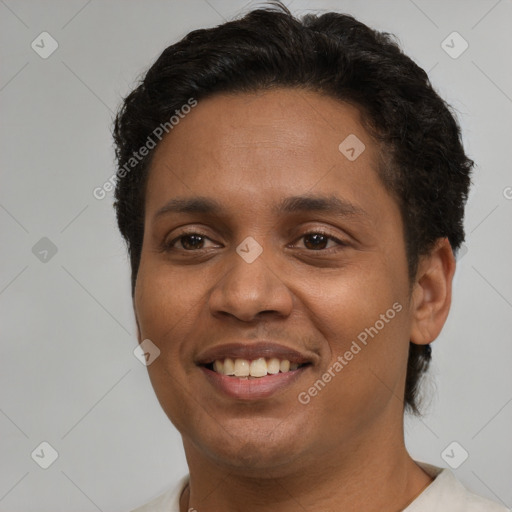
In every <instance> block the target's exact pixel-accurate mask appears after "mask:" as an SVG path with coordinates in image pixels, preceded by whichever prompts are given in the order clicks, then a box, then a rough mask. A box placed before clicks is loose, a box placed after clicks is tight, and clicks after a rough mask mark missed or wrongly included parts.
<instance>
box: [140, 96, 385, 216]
mask: <svg viewBox="0 0 512 512" xmlns="http://www.w3.org/2000/svg"><path fill="white" fill-rule="evenodd" d="M347 150H348V152H347ZM378 161H379V153H378V147H377V146H376V144H375V143H374V142H373V141H372V140H371V138H370V136H369V134H368V133H367V132H366V130H365V129H364V127H363V126H362V123H361V115H360V112H359V110H358V108H356V107H355V106H352V105H349V104H346V103H343V102H341V101H339V100H336V99H333V98H331V97H328V96H324V95H320V94H318V93H315V92H312V91H305V90H298V89H277V90H272V91H260V92H256V93H250V94H218V95H215V96H212V97H209V98H207V99H204V100H200V101H199V102H198V105H197V106H196V107H195V108H194V109H193V110H192V111H191V112H190V113H189V114H187V115H186V116H184V117H183V119H181V120H180V122H179V123H178V125H176V126H174V128H173V130H172V131H171V132H170V133H169V134H168V135H167V136H166V137H165V138H164V139H163V140H162V142H161V143H160V144H159V146H158V147H157V148H156V150H155V155H154V157H153V161H152V165H151V169H150V173H149V179H148V186H147V190H146V206H147V209H148V211H149V212H153V213H154V212H155V211H156V210H157V209H158V208H161V207H162V205H163V204H165V203H166V202H167V201H169V199H171V198H172V197H175V196H176V197H178V196H179V197H184V196H212V195H214V196H218V197H221V198H223V199H224V201H225V204H226V205H227V206H229V204H232V205H234V204H235V203H236V202H237V201H238V200H240V201H242V200H244V201H246V202H247V201H250V202H253V203H257V202H261V201H262V200H264V199H266V200H267V201H271V200H272V198H275V199H276V200H277V199H278V198H282V197H283V195H284V194H286V195H290V196H292V195H304V194H305V193H307V192H309V193H323V194H326V193H328V194H329V195H332V193H333V192H335V191H338V190H339V191H340V192H341V194H342V195H344V196H345V197H346V198H347V199H349V200H350V202H352V203H353V204H357V203H359V202H363V203H364V202H367V201H368V200H370V199H371V196H375V190H374V189H376V188H377V189H378V188H381V189H382V188H383V187H382V184H381V182H380V180H379V178H378V174H377V167H378ZM382 192H383V190H381V191H380V193H382ZM347 196H348V197H347ZM236 206H237V207H238V206H239V204H237V205H236Z"/></svg>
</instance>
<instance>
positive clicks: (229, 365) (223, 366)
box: [213, 357, 299, 377]
mask: <svg viewBox="0 0 512 512" xmlns="http://www.w3.org/2000/svg"><path fill="white" fill-rule="evenodd" d="M298 367H299V364H298V363H290V361H288V359H278V358H277V357H273V358H270V359H265V358H264V357H259V358H258V359H254V360H252V361H249V360H248V359H235V360H234V361H233V359H231V358H229V357H228V358H226V359H224V360H222V359H217V360H216V361H215V362H214V363H213V369H214V370H215V371H216V372H217V373H221V374H222V375H234V376H235V377H249V376H251V377H265V375H267V374H271V375H273V374H276V373H279V372H282V373H284V372H288V371H292V370H296V369H297V368H298Z"/></svg>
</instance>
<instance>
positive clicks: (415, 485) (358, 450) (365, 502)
mask: <svg viewBox="0 0 512 512" xmlns="http://www.w3.org/2000/svg"><path fill="white" fill-rule="evenodd" d="M397 427H398V428H397ZM375 430H378V431H368V432H366V433H365V435H364V436H359V438H358V439H354V438H353V439H351V440H350V442H340V443H339V444H338V445H337V446H334V447H332V448H331V449H329V451H328V452H324V453H320V454H319V453H316V454H315V455H314V456H304V457H302V458H301V459H300V460H295V461H294V462H293V464H290V467H286V468H283V467H282V466H281V467H279V469H277V468H268V470H265V471H260V472H259V473H258V472H253V473H248V472H247V471H245V470H243V471H242V470H241V469H240V468H235V467H233V466H227V465H223V464H219V463H218V461H213V460H212V459H211V458H209V457H207V456H205V455H204V453H203V452H201V451H199V450H197V449H196V448H195V446H194V445H193V444H192V443H190V442H188V441H187V440H185V439H184V447H185V452H186V455H187V462H188V465H189V470H190V485H189V486H188V488H187V489H186V491H185V492H184V493H183V495H182V499H181V503H180V511H181V512H187V511H188V510H190V509H196V510H198V511H201V512H215V511H219V510H223V511H225V512H232V511H237V510H243V509H250V510H251V511H254V512H263V511H267V510H269V509H271V510H273V511H275V512H292V511H296V510H297V509H304V510H313V509H316V510H343V511H344V512H352V511H354V512H356V511H357V512H359V511H360V510H362V509H363V510H365V511H366V512H387V511H389V512H397V511H399V510H403V509H404V508H406V507H407V506H408V504H409V503H411V502H412V501H414V499H415V498H416V497H417V496H418V495H419V494H421V492H422V491H423V490H424V489H425V488H426V487H427V486H428V485H429V484H430V483H431V482H432V478H431V477H430V476H428V475H427V474H426V473H425V472H424V471H423V470H422V469H421V468H420V467H419V466H418V465H417V464H416V463H415V462H414V461H413V460H412V458H411V457H410V456H409V454H408V453H407V450H406V448H405V444H404V441H403V423H401V424H400V425H399V426H395V428H392V429H384V430H382V429H380V430H379V429H375Z"/></svg>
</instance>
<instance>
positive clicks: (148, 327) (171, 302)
mask: <svg viewBox="0 0 512 512" xmlns="http://www.w3.org/2000/svg"><path fill="white" fill-rule="evenodd" d="M183 274H184V273H183V272H182V271H172V269H171V267H170V266H169V265H166V264H165V263H159V262H154V263H146V262H143V261H141V266H140V269H139V274H138V278H137V284H136V288H135V308H136V312H137V318H138V320H139V324H140V328H141V335H142V336H144V337H147V338H150V339H151V338H152V337H154V338H155V340H161V342H163V341H164V339H165V340H168V339H172V337H173V336H174V334H175V332H179V331H180V330H182V329H183V327H184V326H186V325H188V324H190V323H191V322H192V321H193V320H192V319H191V317H192V316H193V315H194V313H195V308H197V307H200V303H201V300H202V298H204V297H203V296H204V294H205V290H203V288H201V282H204V281H202V279H201V276H200V275H197V274H198V273H193V272H192V273H190V272H189V273H187V276H186V277H184V275H183Z"/></svg>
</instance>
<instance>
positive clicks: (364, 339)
mask: <svg viewBox="0 0 512 512" xmlns="http://www.w3.org/2000/svg"><path fill="white" fill-rule="evenodd" d="M402 274H403V273H402V272H398V271H397V269H392V268H389V267H386V266H379V265H373V268H372V267H370V266H366V268H364V269H362V268H361V269H357V271H356V269H350V271H348V269H347V271H346V273H344V274H340V276H339V277H338V278H336V279H323V280H321V281H319V280H310V281H304V282H303V286H302V290H303V300H304V302H305V304H306V308H307V309H308V310H309V311H310V313H311V314H312V315H313V317H314V324H315V327H316V328H317V329H318V330H319V331H320V332H321V334H322V336H323V337H324V338H325V339H326V340H327V345H328V349H329V351H330V354H329V358H328V359H329V360H328V361H327V360H326V363H325V365H324V367H323V368H322V372H323V373H322V377H321V380H322V382H318V376H316V377H315V379H316V380H315V381H312V382H311V383H310V385H311V388H309V389H305V390H304V391H305V392H306V393H308V395H310V396H311V402H312V403H315V405H313V407H315V408H317V409H318V410H321V411H323V412H319V415H321V416H322V417H324V418H326V419H327V420H328V421H329V422H332V428H334V429H337V428H341V427H342V426H343V427H347V428H350V427H349V424H350V423H351V422H354V423H353V424H352V427H353V428H354V429H357V424H356V422H360V421H365V420H369V419H370V418H372V417H375V416H376V415H377V414H378V412H379V411H381V410H382V409H383V408H384V407H385V405H386V404H387V403H388V402H389V400H391V399H393V396H394V395H396V396H397V397H398V396H402V392H401V386H402V381H403V379H404V378H405V373H404V372H405V369H406V363H407V351H408V347H409V339H408V313H407V302H406V301H407V298H408V295H407V281H406V280H404V279H403V277H401V276H402ZM404 275H405V274H404ZM313 395H314V396H313ZM333 408H335V409H337V410H339V411H340V414H338V415H332V414H329V411H332V409H333Z"/></svg>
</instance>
